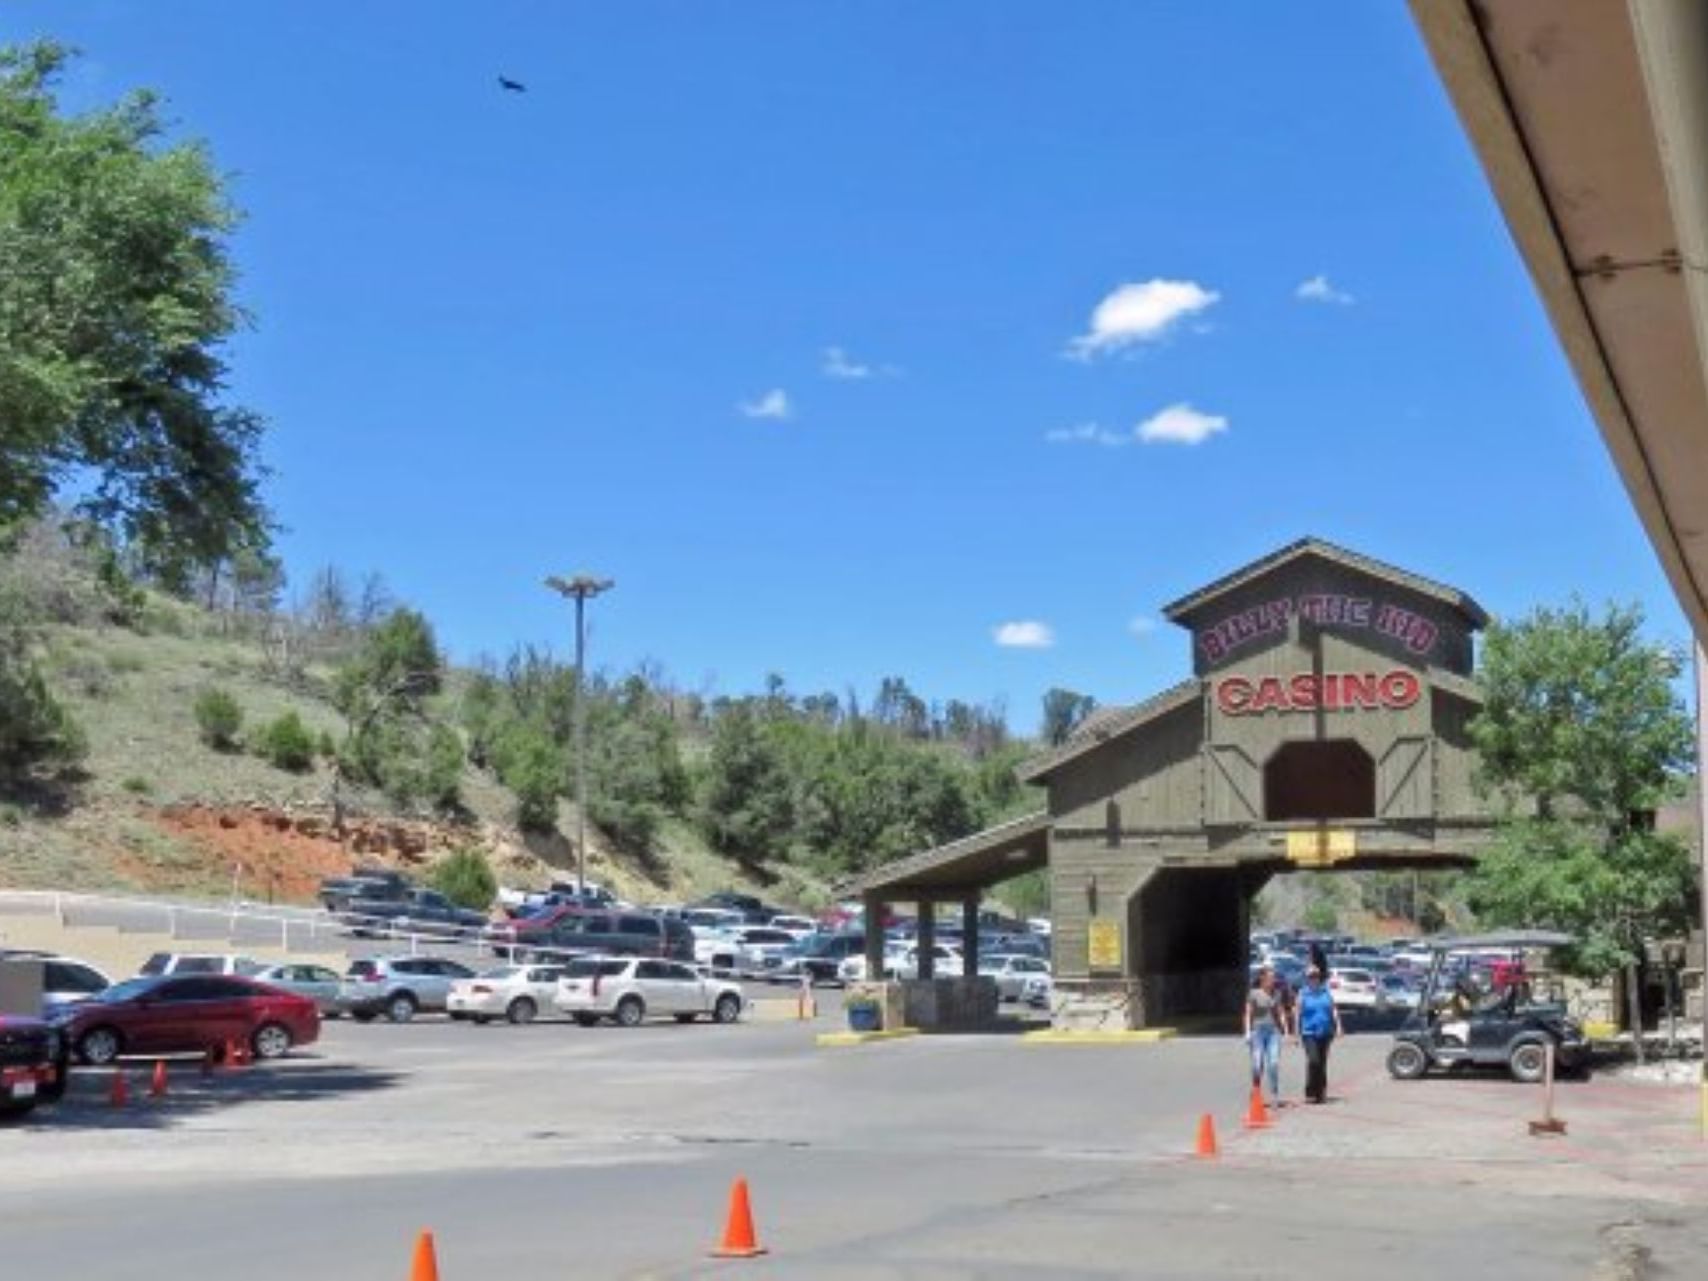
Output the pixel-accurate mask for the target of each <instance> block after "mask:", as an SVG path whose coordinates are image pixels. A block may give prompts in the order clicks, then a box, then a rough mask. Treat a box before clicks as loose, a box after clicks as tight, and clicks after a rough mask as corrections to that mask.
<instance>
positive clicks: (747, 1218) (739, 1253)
mask: <svg viewBox="0 0 1708 1281" xmlns="http://www.w3.org/2000/svg"><path fill="white" fill-rule="evenodd" d="M764 1253H765V1247H764V1246H762V1245H760V1244H759V1239H758V1237H756V1236H755V1235H754V1232H753V1207H752V1206H751V1205H749V1204H748V1201H747V1180H746V1179H737V1180H736V1181H735V1185H734V1186H733V1187H731V1188H730V1190H729V1221H728V1222H727V1223H726V1224H725V1225H724V1239H723V1244H722V1245H720V1246H719V1247H718V1248H717V1249H715V1250H713V1251H712V1257H713V1258H715V1259H751V1258H753V1257H754V1256H755V1255H760V1254H764Z"/></svg>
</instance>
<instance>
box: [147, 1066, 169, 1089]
mask: <svg viewBox="0 0 1708 1281" xmlns="http://www.w3.org/2000/svg"><path fill="white" fill-rule="evenodd" d="M148 1097H149V1098H151V1099H163V1098H165V1097H166V1060H165V1059H155V1060H154V1079H153V1080H152V1081H150V1082H149V1083H148Z"/></svg>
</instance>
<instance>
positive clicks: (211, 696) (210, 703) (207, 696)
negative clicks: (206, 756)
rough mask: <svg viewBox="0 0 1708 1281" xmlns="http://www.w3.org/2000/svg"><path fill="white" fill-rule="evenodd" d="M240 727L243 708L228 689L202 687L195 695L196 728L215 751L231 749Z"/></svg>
mask: <svg viewBox="0 0 1708 1281" xmlns="http://www.w3.org/2000/svg"><path fill="white" fill-rule="evenodd" d="M242 728H243V709H242V708H241V707H239V706H238V705H237V700H236V699H235V698H233V697H232V696H231V694H230V692H229V691H227V690H223V689H204V690H203V691H202V692H201V693H200V694H198V695H197V696H196V729H197V730H198V731H199V732H200V733H201V736H202V742H204V743H206V744H207V745H208V746H209V747H211V748H213V749H214V750H215V751H217V752H229V751H231V750H233V749H234V748H235V747H236V746H237V732H238V731H239V730H240V729H242Z"/></svg>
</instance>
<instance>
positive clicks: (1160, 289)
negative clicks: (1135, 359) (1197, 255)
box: [1068, 279, 1221, 360]
mask: <svg viewBox="0 0 1708 1281" xmlns="http://www.w3.org/2000/svg"><path fill="white" fill-rule="evenodd" d="M1220 298H1221V295H1220V294H1219V293H1217V292H1215V291H1214V290H1213V289H1206V288H1204V287H1203V286H1202V285H1200V284H1198V283H1197V282H1196V281H1192V280H1160V279H1158V280H1147V281H1145V282H1144V283H1143V284H1127V285H1122V286H1120V287H1119V288H1118V289H1116V290H1115V291H1114V292H1113V293H1111V294H1110V295H1109V296H1108V297H1107V298H1105V299H1104V300H1103V301H1102V302H1100V303H1098V304H1097V307H1096V309H1095V310H1094V311H1093V312H1092V313H1091V329H1090V330H1089V332H1087V333H1083V334H1081V335H1080V336H1079V337H1077V338H1075V339H1073V340H1072V341H1071V342H1070V343H1068V355H1070V356H1072V357H1074V358H1075V359H1077V360H1090V359H1091V358H1092V357H1093V356H1096V355H1101V354H1103V353H1106V352H1111V351H1119V350H1121V349H1122V348H1123V347H1129V346H1131V345H1132V344H1134V343H1141V342H1155V341H1156V340H1157V339H1159V338H1162V337H1164V336H1165V335H1166V334H1167V333H1168V331H1169V330H1170V329H1172V328H1173V327H1174V326H1175V325H1176V324H1177V323H1178V322H1179V321H1181V320H1182V319H1184V318H1185V317H1187V316H1192V315H1196V314H1197V313H1198V312H1201V311H1203V310H1204V309H1205V308H1207V307H1209V306H1211V305H1212V304H1214V303H1215V302H1216V301H1217V300H1218V299H1220Z"/></svg>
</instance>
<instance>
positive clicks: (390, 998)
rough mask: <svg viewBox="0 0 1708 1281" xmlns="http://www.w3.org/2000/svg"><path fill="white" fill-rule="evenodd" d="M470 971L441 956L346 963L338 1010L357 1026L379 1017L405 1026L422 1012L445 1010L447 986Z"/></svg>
mask: <svg viewBox="0 0 1708 1281" xmlns="http://www.w3.org/2000/svg"><path fill="white" fill-rule="evenodd" d="M473 977H474V971H473V970H471V969H469V967H468V966H466V965H464V964H463V963H462V962H460V961H452V960H449V959H447V958H445V957H442V956H378V957H369V958H365V959H362V960H356V961H351V962H350V968H349V969H347V970H345V971H344V981H343V983H342V984H340V985H339V988H338V1008H339V1009H341V1010H344V1011H345V1012H347V1013H348V1014H349V1015H350V1016H351V1017H352V1018H354V1019H355V1020H356V1021H357V1022H358V1023H367V1022H371V1021H372V1020H373V1019H375V1018H378V1017H379V1016H380V1015H381V1014H383V1015H385V1016H386V1018H387V1019H389V1020H390V1021H391V1022H393V1023H407V1022H409V1020H410V1019H412V1018H414V1017H415V1016H416V1015H417V1014H420V1013H422V1012H437V1011H442V1010H444V1009H445V1008H446V1002H447V1001H448V1000H449V998H450V995H451V984H452V983H454V982H456V981H457V980H458V979H472V978H473Z"/></svg>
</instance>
